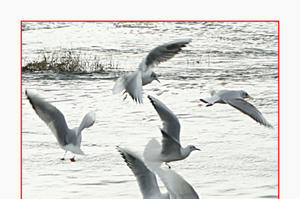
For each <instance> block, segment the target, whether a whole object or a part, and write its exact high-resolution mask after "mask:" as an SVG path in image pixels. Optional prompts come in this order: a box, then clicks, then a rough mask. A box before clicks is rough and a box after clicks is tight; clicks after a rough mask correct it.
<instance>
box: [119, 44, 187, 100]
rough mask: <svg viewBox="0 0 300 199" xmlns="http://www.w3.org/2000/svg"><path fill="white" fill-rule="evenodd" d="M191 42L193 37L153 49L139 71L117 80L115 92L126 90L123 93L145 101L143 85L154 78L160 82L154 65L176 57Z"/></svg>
mask: <svg viewBox="0 0 300 199" xmlns="http://www.w3.org/2000/svg"><path fill="white" fill-rule="evenodd" d="M190 42H191V39H182V40H175V41H172V42H169V43H166V44H163V45H160V46H157V47H156V48H154V49H152V50H151V51H150V52H149V54H148V55H147V56H146V57H145V58H144V59H143V60H142V62H141V63H140V65H139V68H138V70H137V71H135V72H132V73H129V74H127V75H124V76H122V77H120V78H119V79H118V80H117V81H116V83H115V85H114V87H113V93H114V94H116V93H120V92H122V91H123V90H125V91H124V93H123V94H126V93H128V94H129V95H130V96H131V97H132V99H133V100H134V101H136V102H137V103H143V88H142V86H144V85H146V84H149V83H151V82H152V81H153V80H157V81H158V82H159V80H158V78H157V75H156V73H155V72H153V71H152V69H153V67H154V66H156V65H158V64H159V63H161V62H164V61H167V60H169V59H171V58H172V57H174V56H175V55H176V54H177V53H179V52H180V51H181V50H182V48H183V47H185V46H186V44H188V43H190ZM125 98H126V97H125ZM125 98H124V99H125Z"/></svg>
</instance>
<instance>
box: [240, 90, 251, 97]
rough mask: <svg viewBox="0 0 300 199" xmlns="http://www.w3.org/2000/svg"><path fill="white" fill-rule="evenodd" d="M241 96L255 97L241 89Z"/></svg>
mask: <svg viewBox="0 0 300 199" xmlns="http://www.w3.org/2000/svg"><path fill="white" fill-rule="evenodd" d="M241 97H242V98H249V99H253V98H252V97H251V96H250V95H249V94H248V93H247V92H246V91H243V90H241Z"/></svg>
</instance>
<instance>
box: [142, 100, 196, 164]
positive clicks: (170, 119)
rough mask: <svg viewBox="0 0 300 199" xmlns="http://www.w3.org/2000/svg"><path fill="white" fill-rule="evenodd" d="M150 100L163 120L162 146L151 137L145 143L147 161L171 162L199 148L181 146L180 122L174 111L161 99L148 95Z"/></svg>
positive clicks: (183, 157) (185, 156)
mask: <svg viewBox="0 0 300 199" xmlns="http://www.w3.org/2000/svg"><path fill="white" fill-rule="evenodd" d="M148 98H149V100H150V102H151V103H152V105H153V107H154V108H155V110H156V111H157V113H158V115H159V117H160V119H161V120H162V122H163V128H162V129H161V133H162V146H160V144H159V143H158V142H157V141H156V140H155V139H152V140H150V141H149V143H148V144H147V145H146V147H145V150H144V157H145V159H146V160H147V161H149V162H166V163H167V162H172V161H178V160H183V159H185V158H187V157H188V156H189V155H190V153H191V152H192V151H194V150H200V149H198V148H196V147H195V146H193V145H188V146H186V147H184V148H183V147H182V146H181V144H180V135H179V134H180V123H179V120H178V118H177V117H176V116H175V115H174V113H173V112H172V111H171V110H170V109H169V108H168V107H167V106H166V105H164V104H163V103H162V102H161V101H159V100H158V99H156V98H154V97H152V96H150V95H148Z"/></svg>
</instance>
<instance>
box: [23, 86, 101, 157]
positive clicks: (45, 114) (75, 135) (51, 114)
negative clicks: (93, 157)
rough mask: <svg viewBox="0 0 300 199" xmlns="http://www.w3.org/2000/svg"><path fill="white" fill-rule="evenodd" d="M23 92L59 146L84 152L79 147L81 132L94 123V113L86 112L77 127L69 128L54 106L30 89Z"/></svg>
mask: <svg viewBox="0 0 300 199" xmlns="http://www.w3.org/2000/svg"><path fill="white" fill-rule="evenodd" d="M25 94H26V95H27V98H28V100H29V102H30V104H31V105H32V108H33V109H34V111H35V112H36V114H37V115H38V116H39V117H40V118H41V120H43V121H44V122H45V123H46V124H47V126H48V127H49V128H50V130H51V131H52V133H53V134H54V136H55V137H56V139H57V142H58V144H59V146H60V147H61V148H62V149H64V150H66V151H71V152H73V153H75V154H82V155H83V154H84V153H83V151H82V150H81V149H80V145H81V138H82V135H81V132H82V130H83V129H85V128H89V127H90V126H92V125H93V124H94V122H95V113H94V112H90V113H87V114H86V115H85V116H84V118H83V119H82V122H81V123H80V125H79V127H76V128H73V129H69V128H68V125H67V123H66V120H65V117H64V115H63V114H62V113H61V112H60V111H59V110H58V109H57V108H56V107H55V106H53V105H51V104H50V103H48V102H46V101H45V100H43V99H41V98H40V97H38V96H37V95H35V94H33V93H32V92H30V91H27V90H26V93H25Z"/></svg>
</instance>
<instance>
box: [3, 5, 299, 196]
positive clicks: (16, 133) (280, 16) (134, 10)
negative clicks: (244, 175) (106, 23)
mask: <svg viewBox="0 0 300 199" xmlns="http://www.w3.org/2000/svg"><path fill="white" fill-rule="evenodd" d="M293 2H294V3H290V2H289V1H283V2H282V3H278V1H261V0H260V1H259V0H251V1H231V0H226V1H220V2H216V1H214V2H212V1H210V2H208V1H199V0H198V1H188V0H185V1H180V2H177V3H175V1H174V0H173V1H169V0H168V1H166V0H165V1H162V0H159V1H158V0H151V1H137V0H135V1H119V2H118V1H113V0H110V1H109V2H105V3H103V2H101V1H99V0H98V1H87V0H86V1H80V3H77V2H75V1H72V2H71V1H60V0H51V1H28V0H27V1H24V2H21V1H1V3H0V13H1V18H0V19H1V23H0V25H1V33H0V40H1V43H0V46H1V47H0V49H1V53H0V55H1V56H0V57H1V62H0V64H1V67H0V68H1V72H0V74H1V76H0V80H1V84H0V85H1V103H0V104H1V109H0V110H1V113H0V115H1V123H0V124H1V132H0V135H1V139H0V149H1V156H0V158H1V160H0V162H1V170H0V177H1V178H0V179H1V180H0V183H1V188H0V190H1V192H0V198H20V21H21V20H38V19H40V20H64V19H65V20H108V19H110V20H280V198H282V199H288V198H295V196H296V197H297V195H298V194H297V192H298V190H299V177H300V172H299V169H300V160H299V159H300V155H299V152H300V143H299V142H300V131H299V129H298V123H299V122H300V116H299V113H298V112H299V104H300V103H299V100H297V98H298V97H300V96H299V92H300V89H299V86H300V82H299V79H300V77H299V67H300V66H299V61H298V57H300V52H299V50H298V46H299V36H300V32H299V30H300V29H299V21H298V20H299V19H300V16H299V6H298V5H297V4H296V3H295V1H293Z"/></svg>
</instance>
